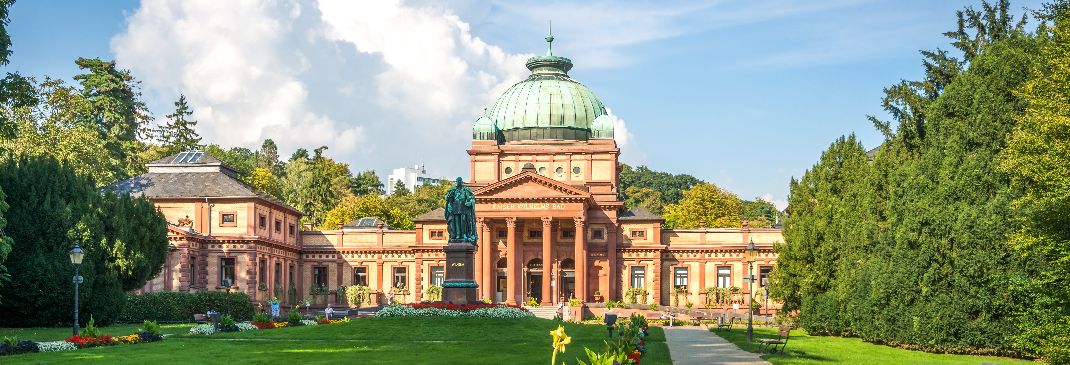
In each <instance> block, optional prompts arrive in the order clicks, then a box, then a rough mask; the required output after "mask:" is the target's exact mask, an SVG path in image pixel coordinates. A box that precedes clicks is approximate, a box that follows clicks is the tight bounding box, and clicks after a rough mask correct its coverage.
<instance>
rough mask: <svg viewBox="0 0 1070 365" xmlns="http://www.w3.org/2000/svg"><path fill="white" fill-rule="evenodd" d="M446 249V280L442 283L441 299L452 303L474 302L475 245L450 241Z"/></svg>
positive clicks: (475, 299) (475, 296)
mask: <svg viewBox="0 0 1070 365" xmlns="http://www.w3.org/2000/svg"><path fill="white" fill-rule="evenodd" d="M445 251H446V280H445V281H444V282H443V283H442V301H444V302H446V303H453V304H470V303H476V301H477V300H478V295H477V294H476V288H478V287H479V285H477V284H476V282H475V266H474V265H475V259H474V257H475V251H476V246H475V245H473V244H471V243H468V242H455V241H453V240H451V241H450V243H449V244H447V245H446V247H445Z"/></svg>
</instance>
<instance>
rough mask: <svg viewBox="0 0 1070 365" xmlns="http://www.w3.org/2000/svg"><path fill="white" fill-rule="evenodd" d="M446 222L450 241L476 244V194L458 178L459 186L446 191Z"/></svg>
mask: <svg viewBox="0 0 1070 365" xmlns="http://www.w3.org/2000/svg"><path fill="white" fill-rule="evenodd" d="M446 224H447V229H448V230H449V232H450V242H468V243H471V244H473V245H474V244H476V241H477V240H478V235H477V233H476V196H475V194H472V190H471V189H468V187H467V186H464V181H463V180H461V178H459V177H458V178H457V186H454V187H452V188H450V191H449V192H447V193H446Z"/></svg>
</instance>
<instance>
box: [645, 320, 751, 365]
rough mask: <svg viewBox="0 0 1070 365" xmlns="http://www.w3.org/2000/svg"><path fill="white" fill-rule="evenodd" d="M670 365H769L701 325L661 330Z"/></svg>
mask: <svg viewBox="0 0 1070 365" xmlns="http://www.w3.org/2000/svg"><path fill="white" fill-rule="evenodd" d="M662 328H664V329H665V340H666V342H667V343H668V345H669V354H671V355H672V363H673V364H677V365H711V364H725V365H729V364H730V365H770V364H769V362H768V361H765V360H762V359H761V358H760V357H758V354H755V353H750V352H746V351H743V350H740V349H739V347H736V345H733V344H732V343H731V342H728V340H725V339H723V338H721V337H720V336H717V335H715V334H713V333H711V332H710V331H708V330H706V328H705V327H702V326H676V327H662Z"/></svg>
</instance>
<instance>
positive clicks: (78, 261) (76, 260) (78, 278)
mask: <svg viewBox="0 0 1070 365" xmlns="http://www.w3.org/2000/svg"><path fill="white" fill-rule="evenodd" d="M70 255H71V263H72V264H74V279H73V280H72V281H73V282H74V335H75V336H77V335H78V285H79V284H81V283H82V281H83V280H84V279H82V271H81V267H82V258H83V257H85V252H84V251H82V248H81V247H79V246H78V245H77V244H76V245H74V248H72V249H71V252H70Z"/></svg>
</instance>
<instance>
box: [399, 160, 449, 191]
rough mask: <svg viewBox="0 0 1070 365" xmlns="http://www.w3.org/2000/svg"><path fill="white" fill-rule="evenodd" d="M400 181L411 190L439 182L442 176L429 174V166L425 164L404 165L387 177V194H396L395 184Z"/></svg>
mask: <svg viewBox="0 0 1070 365" xmlns="http://www.w3.org/2000/svg"><path fill="white" fill-rule="evenodd" d="M398 181H401V182H402V183H403V184H405V187H406V188H408V189H409V191H414V190H416V187H417V186H420V185H424V184H428V185H432V184H438V183H439V182H442V179H441V178H440V177H431V176H428V175H427V167H426V166H424V164H419V165H414V166H413V167H402V168H397V169H394V172H391V173H390V176H387V177H386V195H391V194H394V186H395V185H397V183H398Z"/></svg>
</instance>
